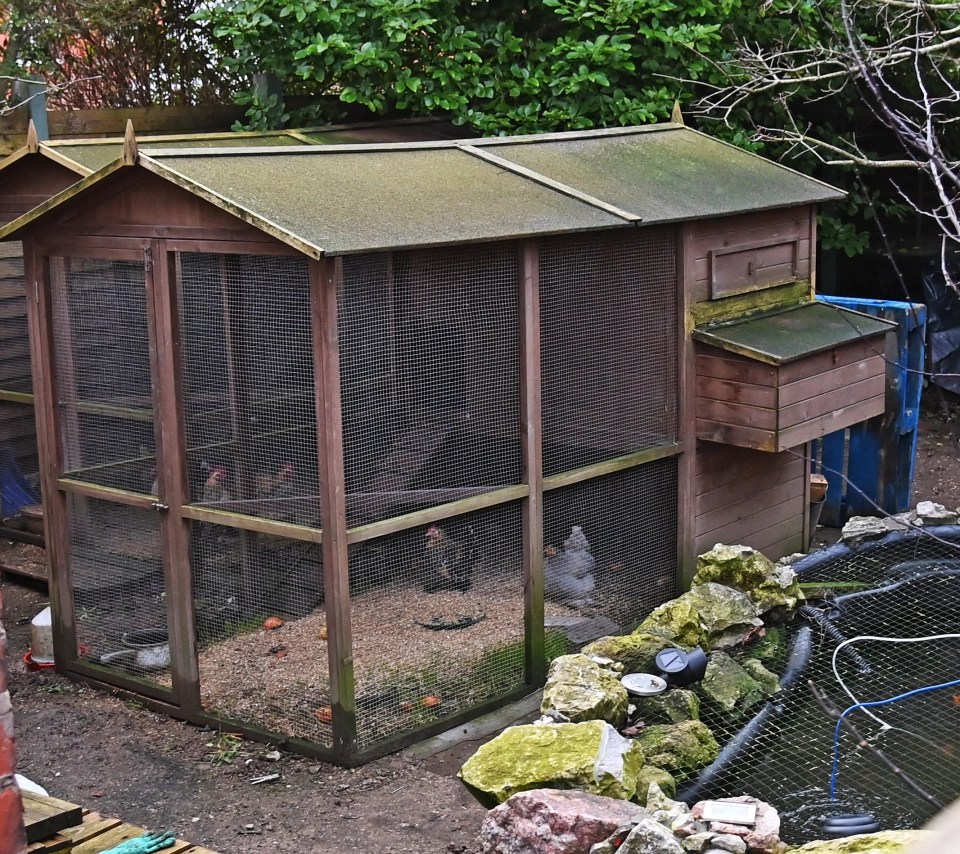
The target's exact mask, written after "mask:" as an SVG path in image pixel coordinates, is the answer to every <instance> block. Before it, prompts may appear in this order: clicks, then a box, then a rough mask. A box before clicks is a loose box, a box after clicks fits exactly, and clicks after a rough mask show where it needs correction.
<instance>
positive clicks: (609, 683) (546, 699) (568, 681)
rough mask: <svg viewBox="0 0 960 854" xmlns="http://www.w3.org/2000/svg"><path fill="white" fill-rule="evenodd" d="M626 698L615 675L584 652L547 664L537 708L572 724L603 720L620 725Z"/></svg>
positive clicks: (624, 713) (624, 690)
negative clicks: (557, 715)
mask: <svg viewBox="0 0 960 854" xmlns="http://www.w3.org/2000/svg"><path fill="white" fill-rule="evenodd" d="M628 700H629V698H628V695H627V689H626V688H624V687H623V685H621V684H620V679H619V677H618V676H617V675H616V674H614V673H612V672H611V671H610V670H608V669H607V668H605V667H601V666H600V665H599V664H597V663H596V662H595V661H593V660H592V659H590V658H589V657H588V656H586V655H583V654H579V655H561V656H560V657H559V658H555V659H554V660H553V661H552V662H551V664H550V671H549V673H548V674H547V684H546V685H545V686H544V688H543V701H542V702H541V704H540V711H541V712H542V713H543V714H549V713H550V712H551V711H556V712H559V713H560V714H561V715H564V716H565V717H567V718H569V719H570V720H571V721H572V722H573V723H580V722H581V721H593V720H602V721H607V722H608V723H611V724H613V725H614V726H615V727H621V726H623V724H624V722H625V721H626V719H627V704H628Z"/></svg>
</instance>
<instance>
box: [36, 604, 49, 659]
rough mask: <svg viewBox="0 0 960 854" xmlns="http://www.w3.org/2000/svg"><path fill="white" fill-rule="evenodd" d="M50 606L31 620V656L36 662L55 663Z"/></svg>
mask: <svg viewBox="0 0 960 854" xmlns="http://www.w3.org/2000/svg"><path fill="white" fill-rule="evenodd" d="M51 620H52V618H51V616H50V607H49V606H47V607H46V608H44V609H43V610H42V611H41V612H40V613H39V614H37V616H36V617H34V618H33V620H31V621H30V658H31V659H32V661H33V663H34V664H53V628H52V627H51Z"/></svg>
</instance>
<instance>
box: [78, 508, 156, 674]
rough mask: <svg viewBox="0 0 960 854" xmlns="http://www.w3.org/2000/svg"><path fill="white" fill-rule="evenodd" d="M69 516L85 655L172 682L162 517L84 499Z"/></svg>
mask: <svg viewBox="0 0 960 854" xmlns="http://www.w3.org/2000/svg"><path fill="white" fill-rule="evenodd" d="M67 511H68V518H69V526H70V557H69V559H70V568H71V572H72V582H73V598H74V608H75V613H76V624H77V645H78V653H79V656H80V658H81V659H85V660H87V661H91V662H95V663H97V664H102V665H104V666H106V667H109V668H111V669H113V670H116V671H118V672H121V673H125V674H133V675H136V676H141V677H144V678H149V679H154V680H158V681H159V682H161V683H162V684H165V685H169V684H170V677H169V666H170V648H169V638H168V635H167V613H166V593H165V587H164V578H163V566H162V563H161V547H160V519H159V515H158V514H157V513H156V512H154V511H153V510H140V509H137V508H134V507H127V506H124V505H121V504H114V503H112V502H107V501H100V500H98V499H94V498H86V497H84V496H81V495H70V496H69V497H68V503H67Z"/></svg>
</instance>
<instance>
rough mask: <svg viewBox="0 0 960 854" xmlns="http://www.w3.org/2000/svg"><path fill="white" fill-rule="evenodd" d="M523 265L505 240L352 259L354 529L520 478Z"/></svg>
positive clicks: (343, 324)
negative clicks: (519, 350) (519, 319)
mask: <svg viewBox="0 0 960 854" xmlns="http://www.w3.org/2000/svg"><path fill="white" fill-rule="evenodd" d="M517 269H518V267H517V257H516V249H515V247H513V246H512V245H503V244H495V245H486V246H476V247H467V248H460V249H452V250H451V249H445V250H442V251H439V250H432V251H422V252H421V251H417V252H402V253H395V254H393V255H389V256H388V255H376V256H361V257H347V258H345V259H344V261H343V271H344V285H343V291H342V294H341V298H340V307H339V326H340V330H339V334H340V347H341V352H340V362H341V384H342V395H343V425H344V434H345V435H344V444H345V464H346V473H347V492H348V496H347V513H348V518H349V520H350V524H351V525H352V526H355V525H360V524H364V523H367V522H371V521H376V520H379V519H384V518H387V517H390V516H397V515H401V514H403V513H407V512H410V511H413V510H416V509H422V508H426V507H432V506H436V505H439V504H444V503H448V502H451V501H455V500H458V499H461V498H467V497H470V496H472V495H478V494H481V493H484V492H488V491H490V490H493V489H496V488H498V487H500V486H506V485H511V484H515V483H517V482H518V481H519V479H520V445H519V436H518V433H519V431H518V426H517V424H518V406H519V404H518V398H519V380H518V371H519V368H518V355H517V301H518V298H517V293H518V280H517V276H518V273H517Z"/></svg>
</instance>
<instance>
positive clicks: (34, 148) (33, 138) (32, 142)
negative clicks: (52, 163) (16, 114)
mask: <svg viewBox="0 0 960 854" xmlns="http://www.w3.org/2000/svg"><path fill="white" fill-rule="evenodd" d="M39 150H40V137H39V136H37V126H36V125H35V124H34V123H33V119H30V122H29V124H28V125H27V151H29V152H30V153H31V154H36V153H37V152H38V151H39Z"/></svg>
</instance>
